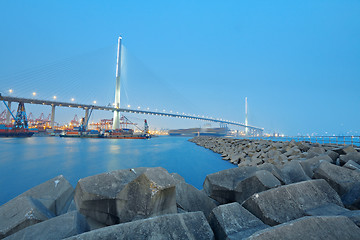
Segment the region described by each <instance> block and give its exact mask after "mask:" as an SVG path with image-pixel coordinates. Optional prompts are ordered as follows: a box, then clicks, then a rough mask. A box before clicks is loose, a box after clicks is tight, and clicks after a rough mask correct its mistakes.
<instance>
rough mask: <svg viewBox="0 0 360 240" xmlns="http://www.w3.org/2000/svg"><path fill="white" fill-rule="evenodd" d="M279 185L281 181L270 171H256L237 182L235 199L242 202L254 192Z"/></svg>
mask: <svg viewBox="0 0 360 240" xmlns="http://www.w3.org/2000/svg"><path fill="white" fill-rule="evenodd" d="M278 186H281V183H280V181H279V180H278V179H277V178H276V177H275V176H274V175H272V174H271V173H270V172H269V171H266V170H260V171H256V172H255V173H253V174H251V175H250V176H249V177H247V178H245V179H243V180H241V181H239V182H238V183H236V186H235V189H234V191H235V200H236V201H237V202H239V203H242V202H243V201H245V200H246V199H247V198H248V197H250V196H251V195H253V194H254V193H258V192H262V191H266V190H268V189H271V188H275V187H278Z"/></svg>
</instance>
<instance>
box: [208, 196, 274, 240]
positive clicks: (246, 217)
mask: <svg viewBox="0 0 360 240" xmlns="http://www.w3.org/2000/svg"><path fill="white" fill-rule="evenodd" d="M209 223H210V226H211V228H212V229H213V232H214V234H215V238H216V239H244V238H246V237H248V236H250V235H251V234H253V233H254V232H257V231H259V230H262V229H265V228H267V227H269V226H268V225H265V224H264V223H263V222H262V221H261V220H260V219H258V218H256V217H255V216H254V215H252V214H251V213H250V212H249V211H248V210H246V209H245V208H243V207H242V206H241V205H240V204H239V203H229V204H225V205H221V206H219V207H217V208H215V209H214V210H213V211H212V213H211V215H210V218H209Z"/></svg>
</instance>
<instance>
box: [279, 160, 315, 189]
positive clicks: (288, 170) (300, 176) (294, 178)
mask: <svg viewBox="0 0 360 240" xmlns="http://www.w3.org/2000/svg"><path fill="white" fill-rule="evenodd" d="M280 170H281V172H282V174H283V176H284V181H285V183H286V184H291V183H296V182H301V181H307V180H310V177H309V176H308V175H307V174H306V173H305V171H304V169H303V168H302V167H301V165H300V163H299V161H291V162H288V163H286V164H284V166H283V167H282V168H281V169H280Z"/></svg>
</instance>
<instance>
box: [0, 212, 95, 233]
mask: <svg viewBox="0 0 360 240" xmlns="http://www.w3.org/2000/svg"><path fill="white" fill-rule="evenodd" d="M86 231H88V226H87V223H86V220H85V217H84V216H82V215H81V214H79V213H78V212H76V211H73V212H70V213H67V214H63V215H61V216H58V217H54V218H51V219H49V220H47V221H43V222H41V223H38V224H35V225H32V226H30V227H27V228H25V229H23V230H21V231H18V232H17V233H15V234H13V235H11V236H9V237H7V238H6V239H7V240H12V239H13V240H16V239H32V240H36V239H38V240H42V239H63V238H67V237H71V236H74V235H78V234H81V233H84V232H86Z"/></svg>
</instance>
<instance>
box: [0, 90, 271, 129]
mask: <svg viewBox="0 0 360 240" xmlns="http://www.w3.org/2000/svg"><path fill="white" fill-rule="evenodd" d="M0 100H4V101H7V102H8V103H10V104H9V105H11V102H23V103H29V104H38V105H49V106H52V112H51V126H52V127H53V126H54V119H55V107H70V108H82V109H84V110H85V118H87V116H88V111H89V109H91V108H92V109H94V110H105V111H112V112H113V111H120V112H126V113H138V114H149V115H154V116H164V117H175V118H184V119H193V120H202V121H209V122H216V123H222V124H228V125H234V126H240V127H247V128H248V129H251V130H254V131H260V132H262V131H263V130H264V129H263V128H259V127H255V126H250V125H247V126H246V125H245V124H243V123H239V122H234V121H227V120H221V119H215V118H207V117H199V116H192V115H187V114H175V113H166V112H155V111H145V110H140V109H130V108H115V107H107V106H99V105H90V104H80V103H75V102H71V103H69V102H58V101H50V100H41V99H34V98H18V97H11V96H1V95H0Z"/></svg>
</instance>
